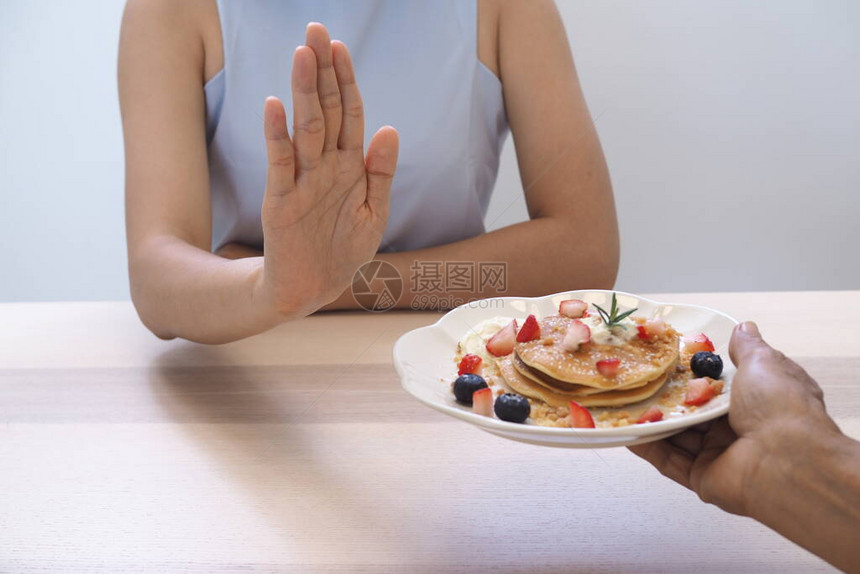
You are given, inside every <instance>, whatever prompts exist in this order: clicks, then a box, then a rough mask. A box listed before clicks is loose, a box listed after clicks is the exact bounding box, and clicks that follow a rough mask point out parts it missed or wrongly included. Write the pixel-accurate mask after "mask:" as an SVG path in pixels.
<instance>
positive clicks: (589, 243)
mask: <svg viewBox="0 0 860 574" xmlns="http://www.w3.org/2000/svg"><path fill="white" fill-rule="evenodd" d="M376 259H379V260H382V261H386V262H388V263H391V264H392V265H393V266H394V267H395V268H396V269H397V271H398V273H399V274H400V277H401V278H402V279H403V295H402V296H401V298H400V300H399V302H398V303H397V307H398V308H405V309H409V308H413V309H415V308H447V307H453V306H457V305H460V304H462V303H466V302H468V301H471V300H475V299H482V298H486V297H495V296H505V295H513V296H535V295H544V294H547V293H554V292H557V291H565V290H573V289H588V288H593V289H608V288H611V287H612V285H613V284H614V283H615V276H616V273H617V271H618V241H617V235H615V234H613V233H607V234H604V235H603V237H602V238H600V237H599V238H590V237H588V236H587V235H586V233H585V232H584V231H583V230H580V229H577V228H575V227H574V226H571V225H570V224H569V223H567V222H566V220H564V219H561V218H554V217H543V218H537V219H533V220H530V221H526V222H522V223H518V224H516V225H511V226H509V227H505V228H502V229H498V230H496V231H492V232H490V233H486V234H484V235H479V236H477V237H472V238H470V239H465V240H463V241H457V242H455V243H449V244H447V245H440V246H438V247H432V248H428V249H421V250H417V251H404V252H401V253H380V254H378V255H377V257H376ZM356 307H357V304H356V302H355V300H354V299H353V297H352V293H351V292H350V291H346V292H344V293H343V294H342V295H341V296H340V297H339V298H338V299H337V300H336V301H335V302H333V303H331V304H330V305H328V306H327V307H325V309H350V308H356Z"/></svg>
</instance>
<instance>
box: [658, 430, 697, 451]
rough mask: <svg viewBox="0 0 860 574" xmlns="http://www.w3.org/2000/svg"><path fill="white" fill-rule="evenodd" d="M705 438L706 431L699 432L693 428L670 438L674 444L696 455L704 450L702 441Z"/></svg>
mask: <svg viewBox="0 0 860 574" xmlns="http://www.w3.org/2000/svg"><path fill="white" fill-rule="evenodd" d="M704 438H705V433H703V432H698V431H695V430H693V429H689V430H686V431H684V432H682V433H678V434H676V435H675V436H671V437H669V438H668V439H666V440H668V441H669V442H670V443H671V444H672V446H675V447H678V448H679V449H681V450H683V451H684V452H686V453H688V454H690V455H692V456H696V455H697V454H699V451H701V450H702V441H703V440H704Z"/></svg>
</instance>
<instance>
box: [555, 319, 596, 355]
mask: <svg viewBox="0 0 860 574" xmlns="http://www.w3.org/2000/svg"><path fill="white" fill-rule="evenodd" d="M590 340H591V329H589V328H588V325H586V324H585V323H583V322H582V321H573V322H572V323H571V324H570V326H569V327H568V328H567V332H566V333H565V334H564V339H562V340H561V348H562V349H564V350H565V351H568V352H570V353H573V352H575V351H576V350H577V349H579V346H580V345H584V344H585V343H587V342H589V341H590Z"/></svg>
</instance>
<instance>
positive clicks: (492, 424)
mask: <svg viewBox="0 0 860 574" xmlns="http://www.w3.org/2000/svg"><path fill="white" fill-rule="evenodd" d="M585 293H606V294H611V293H616V294H617V295H619V296H622V295H623V296H628V297H633V298H635V299H638V300H640V301H645V302H648V303H650V304H651V305H653V306H655V307H667V306H673V307H677V308H684V309H697V310H700V311H705V312H707V313H711V314H713V315H718V316H721V317H724V318H726V319H728V320H729V321H731V322H732V323H734V324H735V325H737V324H738V320H737V319H735V318H734V317H732V316H731V315H728V314H727V313H723V312H722V311H718V310H716V309H712V308H710V307H706V306H703V305H695V304H690V303H672V302H663V301H656V300H654V299H651V298H649V297H644V296H642V295H636V294H635V293H629V292H625V291H618V290H610V289H579V290H573V291H561V292H558V293H552V294H550V295H543V296H539V297H492V298H488V299H480V300H477V301H472V302H469V303H465V304H463V305H460V306H458V307H455V308H454V309H451V310H450V311H448V312H447V313H445V314H444V315H443V316H442V317H440V318H439V319H437V320H436V321H435V322H434V323H431V324H430V325H425V326H423V327H418V328H417V329H412V330H411V331H408V332H406V333H404V334H403V335H401V336H400V337H398V339H397V341H396V342H395V343H394V347H393V349H392V356H393V361H394V368H395V370H396V371H397V374H398V376H399V377H400V384H401V387H402V388H403V389H404V390H405V391H406V392H407V393H409V395H410V396H412V397H414V398H415V399H416V400H418V401H419V402H421V403H423V404H425V405H427V406H428V407H430V408H432V409H434V410H436V411H439V412H441V413H444V414H447V415H449V416H452V417H454V418H457V419H459V420H462V421H465V422H468V423H470V424H473V425H475V426H477V427H479V428H481V429H482V430H485V431H487V432H490V433H492V434H494V435H496V436H501V437H504V438H508V439H512V440H520V441H521V442H530V441H528V440H527V439H519V438H516V437H513V436H510V433H515V434H521V435H524V436H533V437H534V438H535V439H536V441H535V442H534V443H533V444H541V445H547V446H556V447H559V446H560V447H564V446H581V447H586V448H594V447H601V446H621V445H632V444H634V443H641V442H646V441H643V440H642V439H646V438H648V437H650V436H652V435H663V436H665V435H667V434H673V431H677V432H680V431H682V430H684V429H686V428H689V427H691V426H695V425H697V424H701V423H703V422H707V421H709V420H712V419H715V418H718V417H720V416H722V415H724V414H726V413H727V412H728V411H729V396H728V395H725V396H726V401H725V402H724V403H723V404H721V405H719V406H717V407H715V408H712V409H708V410H705V411H697V412H695V413H692V414H689V415H685V416H682V417H677V418H671V419H667V420H662V421H658V422H654V423H646V424H641V425H627V426H623V427H607V428H593V429H571V428H563V427H543V426H539V425H523V424H516V423H510V422H507V421H502V420H497V419H495V418H490V417H485V416H481V415H478V414H475V413H472V412H469V411H465V410H461V409H458V408H456V407H454V406H451V405H448V404H444V403H438V402H434V401H431V400H427V399H426V398H425V397H423V396H421V395H420V394H417V393H415V392H413V391H412V390H411V389H410V384H412V385H420V383H415V382H411V379H410V378H409V376H408V374H407V373H406V370H405V366H404V363H403V361H401V359H400V357H399V356H398V355H399V353H398V351H399V349H400V348H401V347H402V346H403V345H404V344H406V342H408V340H409V339H411V338H414V337H418V336H420V334H421V333H422V332H430V331H434V330H438V329H439V327H440V326H441V325H442V324H443V323H444V322H446V321H448V320H451V318H452V317H454V316H455V314H457V313H458V312H462V311H461V310H462V309H464V308H469V307H471V306H474V305H475V304H476V303H478V302H483V301H504V302H508V301H511V302H513V301H525V302H534V303H538V304H539V303H540V302H542V301H546V300H550V299H552V298H554V297H558V296H560V295H563V296H574V295H576V294H585ZM631 431H634V432H631ZM541 438H547V439H549V438H555V439H565V438H567V439H570V440H569V441H559V442H557V443H549V442H543V441H541V440H540V439H541ZM610 438H615V439H622V442H617V441H616V442H615V443H612V444H604V441H595V442H590V440H589V439H610ZM654 440H657V437H655V438H654Z"/></svg>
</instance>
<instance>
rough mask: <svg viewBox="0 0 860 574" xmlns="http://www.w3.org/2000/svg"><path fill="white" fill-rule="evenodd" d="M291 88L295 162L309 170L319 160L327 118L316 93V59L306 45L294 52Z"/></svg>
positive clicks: (300, 167)
mask: <svg viewBox="0 0 860 574" xmlns="http://www.w3.org/2000/svg"><path fill="white" fill-rule="evenodd" d="M292 89H293V138H294V139H295V148H296V152H295V153H296V163H297V164H298V167H299V169H300V170H310V169H313V168H314V167H316V165H317V164H318V163H319V161H320V155H321V154H322V149H323V144H324V140H325V119H324V117H323V111H322V106H321V105H320V98H319V93H318V92H317V59H316V55H315V54H314V51H313V50H312V49H311V48H309V47H307V46H299V47H298V48H296V52H295V54H294V55H293V76H292Z"/></svg>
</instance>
